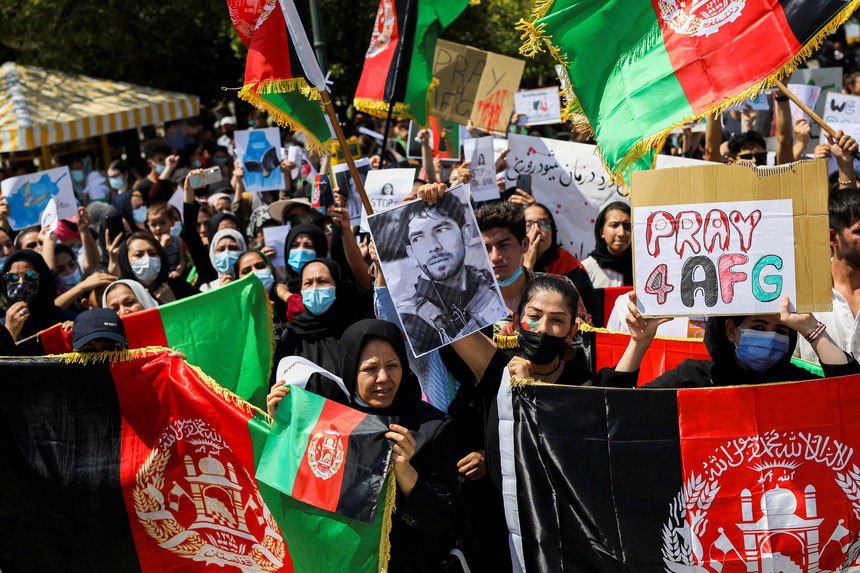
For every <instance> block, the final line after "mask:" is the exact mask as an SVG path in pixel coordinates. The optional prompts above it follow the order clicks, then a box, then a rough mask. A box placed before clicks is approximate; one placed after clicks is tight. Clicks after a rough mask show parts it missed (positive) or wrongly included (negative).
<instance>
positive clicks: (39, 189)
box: [0, 167, 78, 231]
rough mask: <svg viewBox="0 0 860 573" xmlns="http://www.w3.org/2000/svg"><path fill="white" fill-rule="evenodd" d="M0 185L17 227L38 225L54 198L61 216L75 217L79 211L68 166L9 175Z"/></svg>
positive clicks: (17, 228)
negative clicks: (13, 175) (15, 175)
mask: <svg viewBox="0 0 860 573" xmlns="http://www.w3.org/2000/svg"><path fill="white" fill-rule="evenodd" d="M0 188H2V190H3V196H4V197H5V198H6V201H7V202H8V203H9V211H10V214H9V224H10V225H11V226H12V229H13V230H15V231H17V230H19V229H25V228H27V227H32V226H33V225H38V224H39V218H40V216H41V214H42V212H43V211H44V210H45V209H46V208H47V207H48V203H49V202H50V201H51V200H53V201H54V203H55V204H56V207H57V218H58V219H68V218H69V217H74V216H75V214H76V213H77V212H78V203H77V200H76V199H75V191H74V189H73V188H72V179H71V177H70V176H69V168H68V167H57V168H56V169H49V170H47V171H37V172H36V173H28V174H27V175H19V176H18V177H9V178H8V179H4V180H3V182H2V183H0Z"/></svg>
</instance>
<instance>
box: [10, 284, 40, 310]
mask: <svg viewBox="0 0 860 573" xmlns="http://www.w3.org/2000/svg"><path fill="white" fill-rule="evenodd" d="M37 294H39V281H36V282H34V283H29V282H27V281H24V282H22V283H12V284H10V285H8V286H7V287H6V298H8V299H9V304H10V305H11V304H14V303H16V302H26V303H27V304H30V303H32V302H33V301H34V300H36V295H37Z"/></svg>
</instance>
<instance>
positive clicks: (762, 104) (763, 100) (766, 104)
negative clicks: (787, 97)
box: [726, 90, 773, 111]
mask: <svg viewBox="0 0 860 573" xmlns="http://www.w3.org/2000/svg"><path fill="white" fill-rule="evenodd" d="M772 93H773V90H765V91H763V92H759V94H758V95H757V96H755V97H754V98H750V99H748V100H746V101H742V102H741V103H739V104H736V105H733V106H732V107H730V108H728V109H726V111H744V110H747V109H748V110H752V111H767V110H769V109H770V97H771V94H772Z"/></svg>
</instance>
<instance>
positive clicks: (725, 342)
mask: <svg viewBox="0 0 860 573" xmlns="http://www.w3.org/2000/svg"><path fill="white" fill-rule="evenodd" d="M745 318H746V317H745V316H712V317H709V318H708V320H707V322H706V323H705V339H704V342H705V348H707V349H708V354H710V355H711V360H713V362H714V367H713V370H712V373H711V377H712V379H713V380H714V382H715V384H717V385H719V386H728V385H735V384H766V383H768V382H782V381H785V380H796V379H797V376H796V372H794V368H795V367H794V366H792V364H791V358H792V355H793V354H794V349H795V347H796V346H797V331H795V330H792V329H790V328H789V329H788V351H787V352H786V353H785V356H783V357H782V358H781V359H780V361H779V362H777V363H776V364H775V365H773V366H772V367H771V368H770V369H769V370H766V371H764V372H754V371H752V370H747V369H745V368H743V367H741V365H740V364H738V363H737V360H735V345H734V344H733V343H732V341H731V340H729V338H728V336H726V321H728V320H729V319H731V320H733V321H734V322H735V324H737V325H740V323H741V322H743V321H744V319H745ZM739 328H740V327H739Z"/></svg>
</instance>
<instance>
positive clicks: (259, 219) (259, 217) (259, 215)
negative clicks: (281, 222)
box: [245, 193, 274, 240]
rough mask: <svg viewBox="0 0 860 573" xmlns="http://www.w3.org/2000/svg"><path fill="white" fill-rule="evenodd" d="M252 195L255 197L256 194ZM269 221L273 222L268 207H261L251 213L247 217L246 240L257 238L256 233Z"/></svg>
mask: <svg viewBox="0 0 860 573" xmlns="http://www.w3.org/2000/svg"><path fill="white" fill-rule="evenodd" d="M254 195H255V196H256V193H255V194H254ZM269 221H274V219H272V216H271V215H270V214H269V206H268V205H262V206H260V207H257V208H256V209H254V210H253V211H251V216H250V217H248V227H247V228H246V229H245V234H246V235H247V237H248V239H249V240H253V239H254V237H256V236H257V231H259V230H260V228H261V227H262V226H263V225H264V224H266V223H268V222H269Z"/></svg>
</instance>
